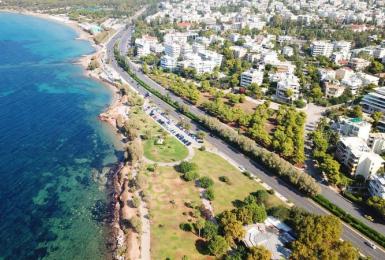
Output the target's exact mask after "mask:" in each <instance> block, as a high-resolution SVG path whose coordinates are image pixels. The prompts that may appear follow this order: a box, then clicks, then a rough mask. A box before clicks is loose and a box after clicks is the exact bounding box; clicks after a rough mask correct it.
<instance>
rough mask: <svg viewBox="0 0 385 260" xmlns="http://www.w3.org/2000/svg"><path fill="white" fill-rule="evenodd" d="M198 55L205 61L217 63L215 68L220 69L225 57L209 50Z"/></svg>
mask: <svg viewBox="0 0 385 260" xmlns="http://www.w3.org/2000/svg"><path fill="white" fill-rule="evenodd" d="M198 55H199V56H200V57H201V58H202V59H203V60H210V61H213V62H214V63H215V66H218V67H220V66H221V64H222V59H223V56H222V55H221V54H219V53H216V52H213V51H209V50H203V51H200V52H198Z"/></svg>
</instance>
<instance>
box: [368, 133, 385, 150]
mask: <svg viewBox="0 0 385 260" xmlns="http://www.w3.org/2000/svg"><path fill="white" fill-rule="evenodd" d="M368 146H369V148H370V149H371V150H372V152H374V153H376V154H382V153H383V152H384V151H385V133H370V134H369V139H368Z"/></svg>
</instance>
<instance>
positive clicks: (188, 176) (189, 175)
mask: <svg viewBox="0 0 385 260" xmlns="http://www.w3.org/2000/svg"><path fill="white" fill-rule="evenodd" d="M198 178H199V174H198V173H197V172H196V171H189V172H186V173H185V174H183V179H185V180H186V181H193V180H196V179H198Z"/></svg>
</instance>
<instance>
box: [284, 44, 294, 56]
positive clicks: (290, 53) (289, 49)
mask: <svg viewBox="0 0 385 260" xmlns="http://www.w3.org/2000/svg"><path fill="white" fill-rule="evenodd" d="M282 55H285V56H287V57H291V56H293V55H294V50H293V48H292V47H290V46H285V47H283V49H282Z"/></svg>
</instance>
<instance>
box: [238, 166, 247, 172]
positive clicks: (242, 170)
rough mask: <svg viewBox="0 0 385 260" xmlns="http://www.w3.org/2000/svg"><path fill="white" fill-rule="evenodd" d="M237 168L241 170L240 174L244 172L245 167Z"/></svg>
mask: <svg viewBox="0 0 385 260" xmlns="http://www.w3.org/2000/svg"><path fill="white" fill-rule="evenodd" d="M238 168H239V169H240V170H241V172H245V171H246V169H245V167H243V166H238Z"/></svg>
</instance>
